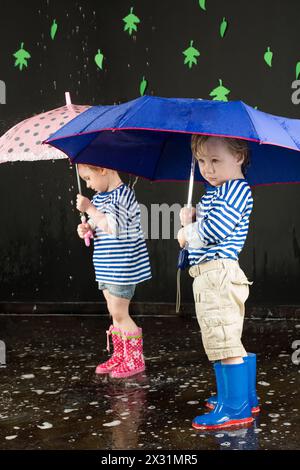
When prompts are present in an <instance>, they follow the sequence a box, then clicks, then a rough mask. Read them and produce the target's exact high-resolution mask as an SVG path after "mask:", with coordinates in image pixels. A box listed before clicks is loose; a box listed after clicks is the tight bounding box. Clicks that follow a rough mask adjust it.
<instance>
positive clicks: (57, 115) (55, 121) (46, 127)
mask: <svg viewBox="0 0 300 470" xmlns="http://www.w3.org/2000/svg"><path fill="white" fill-rule="evenodd" d="M88 108H89V106H80V105H73V104H69V105H66V106H61V107H60V108H56V109H52V110H51V111H47V112H46V113H42V114H38V115H36V116H33V117H30V118H28V119H25V120H24V121H21V122H19V123H18V124H16V125H15V126H14V127H12V128H11V129H9V130H8V131H7V132H6V133H5V134H3V135H2V136H1V137H0V163H6V162H13V161H20V160H21V161H34V160H53V159H55V160H56V159H60V158H66V155H65V154H64V153H62V152H60V151H59V150H57V149H55V148H53V147H50V146H49V145H42V142H43V141H44V140H46V139H47V138H48V137H49V136H50V134H53V132H55V131H56V130H57V129H59V128H61V126H63V125H64V124H66V123H67V122H69V121H71V120H72V119H74V118H75V117H76V116H78V115H79V114H80V113H82V112H83V111H86V110H87V109H88Z"/></svg>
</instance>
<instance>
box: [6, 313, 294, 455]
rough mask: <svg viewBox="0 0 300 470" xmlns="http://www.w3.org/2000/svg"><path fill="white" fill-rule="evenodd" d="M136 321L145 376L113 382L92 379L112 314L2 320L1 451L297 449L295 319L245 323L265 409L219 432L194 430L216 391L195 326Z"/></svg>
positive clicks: (103, 356) (181, 320)
mask: <svg viewBox="0 0 300 470" xmlns="http://www.w3.org/2000/svg"><path fill="white" fill-rule="evenodd" d="M135 320H136V322H137V323H138V324H139V325H140V326H142V327H143V330H144V343H145V345H144V353H145V358H146V364H147V369H146V372H145V373H143V374H140V375H138V376H136V377H132V378H128V379H118V380H116V379H115V380H113V379H109V378H108V377H99V376H96V375H95V373H94V370H95V367H96V365H97V363H98V362H99V361H100V360H101V361H102V360H106V358H107V355H106V352H105V347H106V335H105V329H106V328H107V327H108V326H109V320H108V318H107V317H104V316H100V317H95V316H72V315H69V316H51V317H50V316H42V317H38V316H28V317H24V316H9V315H4V316H0V339H1V340H3V341H4V342H5V343H6V348H7V354H6V367H4V368H0V378H1V380H0V392H1V394H0V449H101V450H102V449H112V450H113V449H114V450H116V449H147V450H148V449H153V450H156V449H167V450H172V449H174V450H175V449H176V450H181V449H182V450H183V449H184V450H189V449H190V450H196V449H197V450H202V449H221V450H223V449H224V450H226V449H244V450H245V449H250V450H251V449H253V450H254V449H299V448H300V418H299V411H300V400H299V377H300V376H299V372H300V366H299V365H297V364H295V363H294V362H293V361H292V353H293V351H294V350H293V349H292V345H293V343H294V342H295V341H297V340H300V321H299V320H298V321H292V320H290V321H285V320H263V321H262V320H246V323H245V329H244V345H245V347H246V349H247V350H248V351H251V352H256V353H257V358H258V395H259V397H260V402H261V405H262V412H261V414H260V415H259V416H258V417H257V418H256V419H255V422H254V423H253V424H252V425H251V426H250V427H249V428H247V429H238V430H227V431H223V430H219V431H217V432H216V431H206V432H203V431H201V432H200V431H196V430H194V429H193V428H192V427H191V421H192V419H193V418H194V417H195V416H196V415H199V414H201V413H203V412H204V411H205V408H204V406H203V401H204V399H205V398H206V397H208V396H209V395H210V393H211V392H212V391H214V378H213V373H212V367H211V365H210V364H209V362H208V361H207V359H206V356H205V354H204V352H203V349H202V344H201V338H200V334H199V329H198V325H197V321H196V319H195V318H192V319H185V318H177V317H136V318H135ZM299 344H300V343H299ZM294 346H295V343H294ZM298 348H299V347H298Z"/></svg>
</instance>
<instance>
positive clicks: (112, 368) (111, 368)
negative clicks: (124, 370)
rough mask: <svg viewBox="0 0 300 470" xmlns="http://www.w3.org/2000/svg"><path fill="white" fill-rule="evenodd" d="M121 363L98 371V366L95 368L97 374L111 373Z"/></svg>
mask: <svg viewBox="0 0 300 470" xmlns="http://www.w3.org/2000/svg"><path fill="white" fill-rule="evenodd" d="M118 365H119V364H116V365H115V366H112V367H110V368H109V369H107V370H102V371H97V368H96V370H95V374H102V375H103V374H110V373H111V371H112V370H114V368H115V367H117V366H118Z"/></svg>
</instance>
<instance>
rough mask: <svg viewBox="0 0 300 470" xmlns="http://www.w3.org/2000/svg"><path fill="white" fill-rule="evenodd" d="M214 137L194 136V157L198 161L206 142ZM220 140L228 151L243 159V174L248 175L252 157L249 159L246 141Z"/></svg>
mask: <svg viewBox="0 0 300 470" xmlns="http://www.w3.org/2000/svg"><path fill="white" fill-rule="evenodd" d="M210 137H213V136H210V135H199V134H193V135H192V139H191V148H192V153H193V156H194V157H195V158H196V159H197V160H198V159H199V158H200V156H201V155H202V154H203V145H204V144H205V142H206V141H207V140H208V139H209V138H210ZM217 138H218V139H220V140H221V141H222V142H223V143H224V144H225V145H226V146H227V148H228V150H229V151H230V152H231V153H232V154H234V155H237V156H241V157H243V163H242V172H243V174H245V173H246V171H247V167H248V166H249V164H250V157H249V146H248V143H247V141H246V140H242V139H234V138H231V137H217Z"/></svg>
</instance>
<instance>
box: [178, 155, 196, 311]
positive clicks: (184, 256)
mask: <svg viewBox="0 0 300 470" xmlns="http://www.w3.org/2000/svg"><path fill="white" fill-rule="evenodd" d="M195 164H196V160H195V157H194V156H192V162H191V173H190V181H189V192H188V200H187V207H188V208H189V209H191V207H192V199H193V189H194V179H195ZM187 248H188V243H186V244H185V247H184V248H183V249H181V250H180V253H179V257H178V264H177V268H178V269H177V293H176V313H178V312H179V310H180V303H181V291H180V274H181V271H182V270H183V269H185V268H187V266H188V265H189V262H188V256H189V252H188V249H187Z"/></svg>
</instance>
